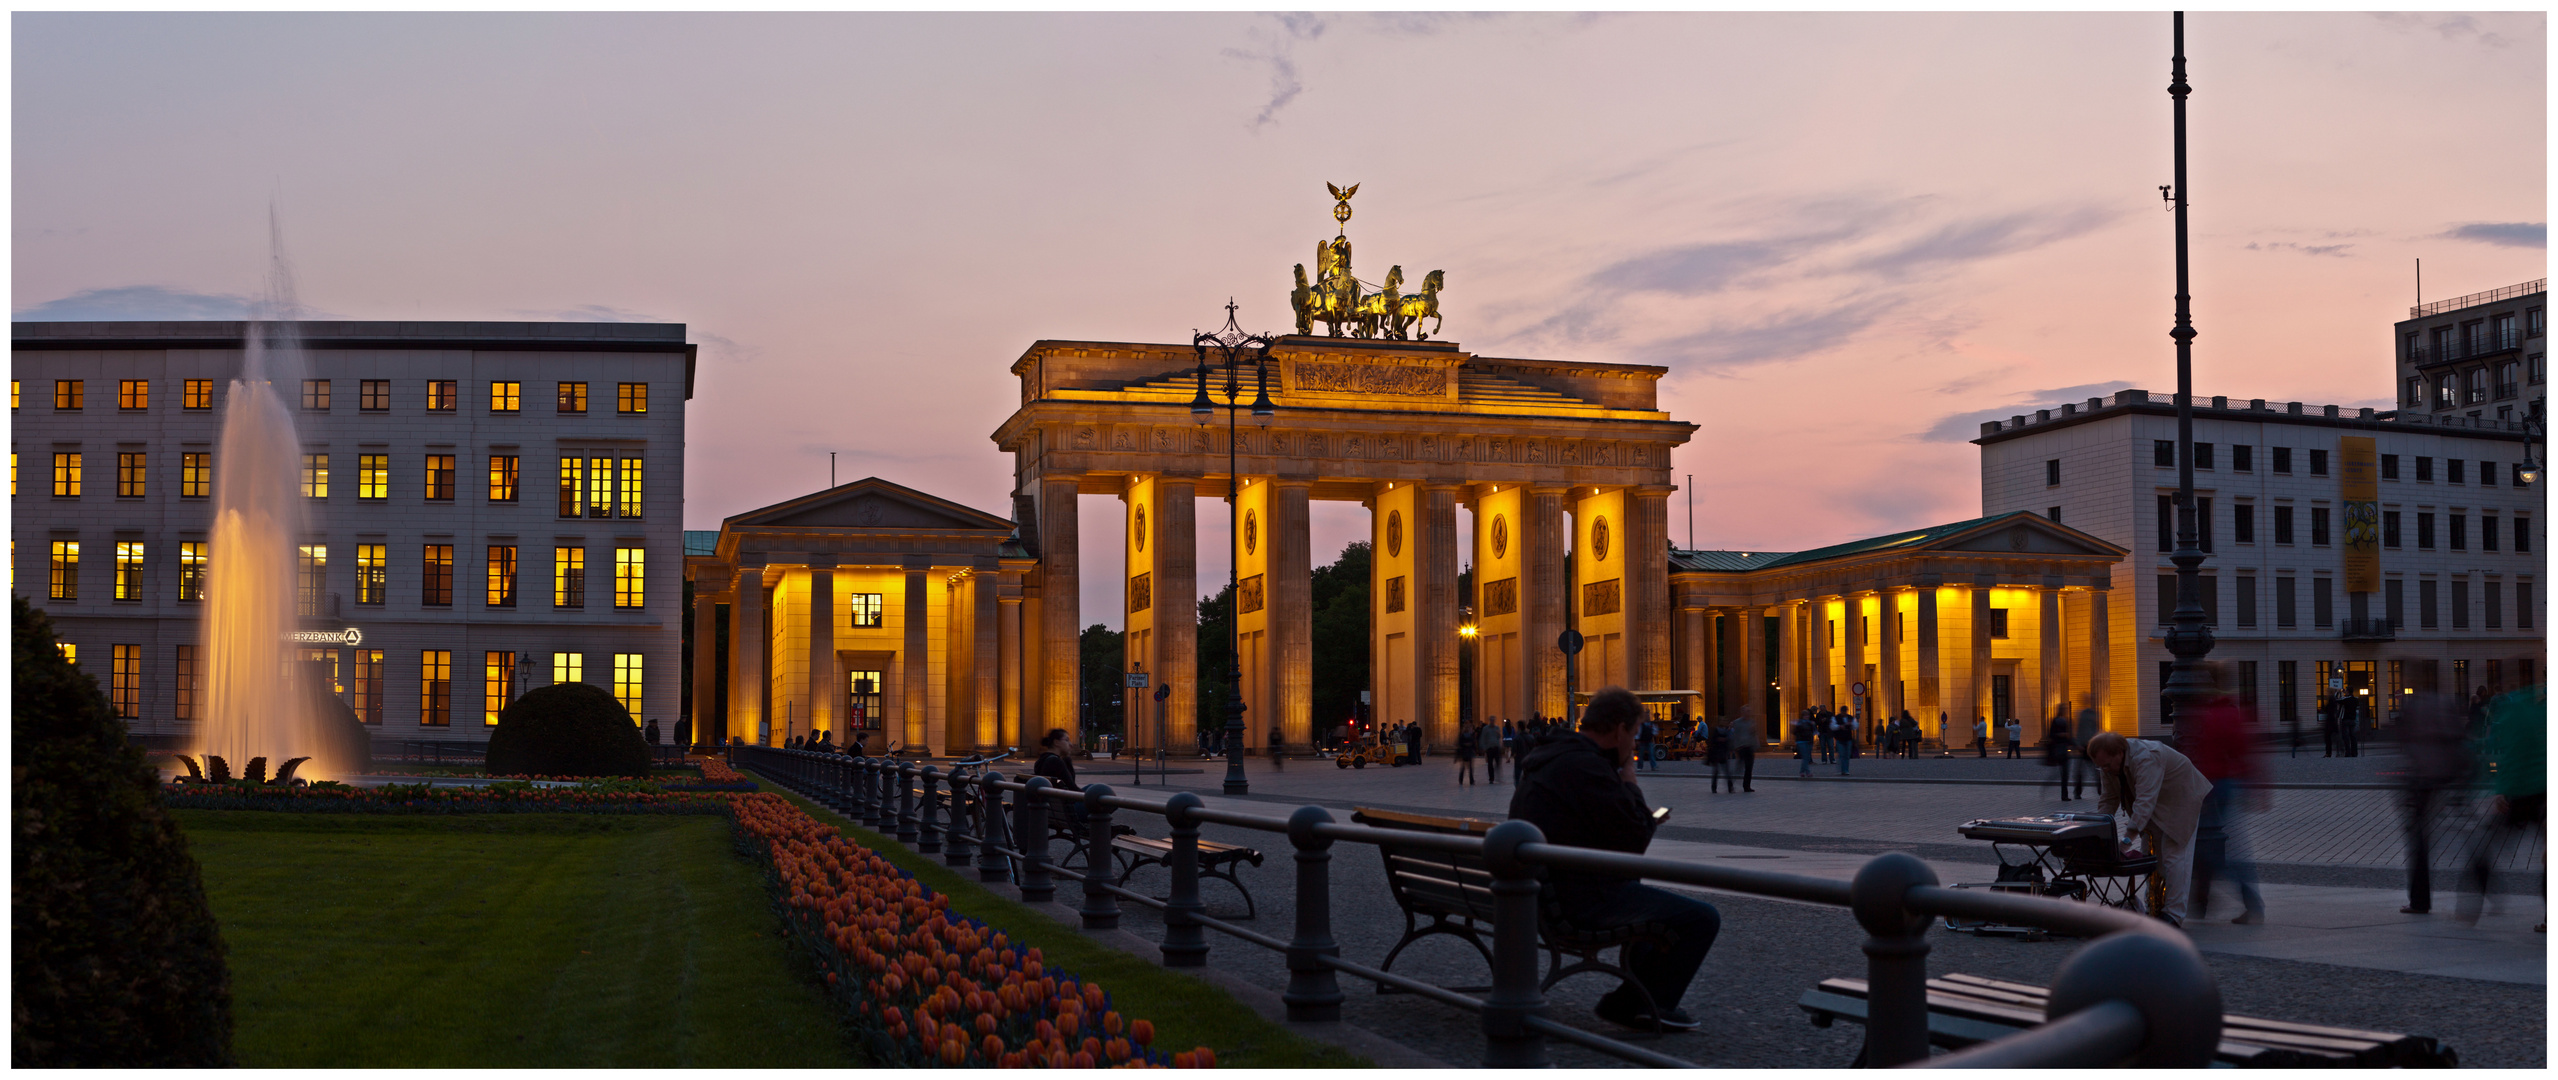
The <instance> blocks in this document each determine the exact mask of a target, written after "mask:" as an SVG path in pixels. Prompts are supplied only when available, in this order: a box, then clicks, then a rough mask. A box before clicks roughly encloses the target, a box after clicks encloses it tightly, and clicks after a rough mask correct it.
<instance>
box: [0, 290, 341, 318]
mask: <svg viewBox="0 0 2558 1080" xmlns="http://www.w3.org/2000/svg"><path fill="white" fill-rule="evenodd" d="M257 306H258V301H257V300H255V299H254V298H251V297H247V296H236V295H232V294H229V293H201V292H192V291H189V290H186V289H171V288H165V287H162V286H159V285H123V286H118V287H115V288H107V289H82V290H81V291H79V292H76V293H72V294H71V295H69V296H66V297H63V298H61V299H59V300H48V301H45V302H44V303H41V304H37V305H36V306H34V307H31V308H20V309H18V310H17V311H16V312H14V313H13V314H12V317H13V318H15V319H17V320H18V321H20V322H126V321H141V322H189V321H197V320H215V321H230V320H238V319H246V318H248V317H249V314H250V312H251V311H252V310H253V309H255V308H256V307H257ZM306 317H307V316H306Z"/></svg>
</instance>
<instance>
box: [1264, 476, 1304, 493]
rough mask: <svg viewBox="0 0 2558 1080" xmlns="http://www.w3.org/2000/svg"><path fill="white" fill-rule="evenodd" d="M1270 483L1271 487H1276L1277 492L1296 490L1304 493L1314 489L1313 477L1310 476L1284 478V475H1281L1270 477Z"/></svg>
mask: <svg viewBox="0 0 2558 1080" xmlns="http://www.w3.org/2000/svg"><path fill="white" fill-rule="evenodd" d="M1270 483H1271V484H1272V485H1274V486H1276V487H1277V488H1278V489H1279V490H1281V491H1296V490H1306V491H1311V490H1313V489H1314V486H1315V478H1314V477H1311V476H1286V475H1281V476H1273V477H1271V478H1270Z"/></svg>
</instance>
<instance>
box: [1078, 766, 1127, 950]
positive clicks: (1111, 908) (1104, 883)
mask: <svg viewBox="0 0 2558 1080" xmlns="http://www.w3.org/2000/svg"><path fill="white" fill-rule="evenodd" d="M1110 795H1111V791H1110V785H1108V784H1087V785H1085V786H1084V824H1085V826H1086V828H1085V830H1084V910H1083V916H1084V929H1086V930H1117V929H1119V898H1118V897H1116V896H1113V895H1111V894H1110V889H1109V886H1110V884H1111V881H1110V814H1111V808H1110V804H1109V803H1106V802H1103V801H1102V800H1104V799H1107V798H1109V797H1110Z"/></svg>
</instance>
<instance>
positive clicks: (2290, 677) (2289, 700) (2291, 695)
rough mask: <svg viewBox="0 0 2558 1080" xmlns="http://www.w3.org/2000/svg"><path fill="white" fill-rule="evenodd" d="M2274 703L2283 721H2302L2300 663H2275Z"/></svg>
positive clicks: (2289, 661)
mask: <svg viewBox="0 0 2558 1080" xmlns="http://www.w3.org/2000/svg"><path fill="white" fill-rule="evenodd" d="M2274 702H2275V705H2274V709H2275V711H2276V712H2278V713H2280V714H2281V719H2284V720H2298V719H2300V661H2298V660H2277V661H2275V662H2274Z"/></svg>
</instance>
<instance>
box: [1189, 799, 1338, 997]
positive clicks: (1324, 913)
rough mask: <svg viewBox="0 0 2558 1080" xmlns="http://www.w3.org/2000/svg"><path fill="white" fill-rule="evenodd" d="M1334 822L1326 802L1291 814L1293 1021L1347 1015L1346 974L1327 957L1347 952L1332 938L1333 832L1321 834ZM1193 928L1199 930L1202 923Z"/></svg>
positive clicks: (1195, 888) (1194, 893)
mask: <svg viewBox="0 0 2558 1080" xmlns="http://www.w3.org/2000/svg"><path fill="white" fill-rule="evenodd" d="M1182 794H1184V795H1188V794H1189V793H1188V792H1183V793H1182ZM1173 798H1174V799H1176V800H1177V799H1179V798H1181V796H1180V795H1175V796H1173ZM1190 798H1191V800H1192V801H1193V802H1197V801H1198V799H1199V797H1198V796H1196V795H1191V796H1190ZM1329 824H1332V812H1331V811H1328V810H1325V809H1324V808H1323V807H1320V806H1300V807H1298V808H1297V809H1296V812H1294V813H1291V814H1289V815H1288V843H1289V844H1290V846H1293V847H1295V848H1296V849H1297V936H1296V938H1295V939H1294V940H1291V941H1290V942H1288V989H1287V990H1286V991H1285V992H1283V993H1281V994H1280V995H1279V1000H1281V1001H1284V1002H1287V1003H1288V1020H1289V1021H1290V1022H1291V1023H1306V1022H1310V1021H1311V1022H1318V1023H1321V1022H1329V1021H1334V1020H1339V1019H1341V979H1340V976H1339V975H1338V974H1337V973H1335V972H1334V971H1333V970H1332V965H1330V964H1326V963H1324V960H1325V959H1326V958H1328V957H1335V956H1339V955H1341V945H1340V944H1339V943H1338V942H1335V941H1334V940H1333V939H1332V838H1331V837H1328V836H1318V835H1316V834H1315V829H1316V828H1317V827H1318V826H1323V825H1329ZM1191 828H1192V836H1193V838H1194V840H1195V839H1196V837H1197V831H1198V827H1197V826H1196V825H1195V824H1194V825H1193V826H1192V827H1191ZM1191 850H1192V852H1193V853H1194V855H1193V862H1192V864H1191V866H1192V871H1193V873H1192V876H1191V882H1190V892H1191V902H1192V903H1193V904H1194V905H1196V904H1197V902H1198V899H1199V896H1198V894H1199V881H1198V875H1197V872H1196V871H1197V868H1198V863H1197V861H1196V852H1197V851H1198V848H1197V847H1195V846H1194V847H1193V848H1192V849H1191ZM1175 895H1178V894H1175ZM1193 932H1194V933H1195V932H1197V930H1196V928H1193ZM1206 949H1207V947H1206V946H1205V945H1204V944H1203V945H1202V946H1201V947H1200V950H1201V952H1203V953H1204V952H1206Z"/></svg>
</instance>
